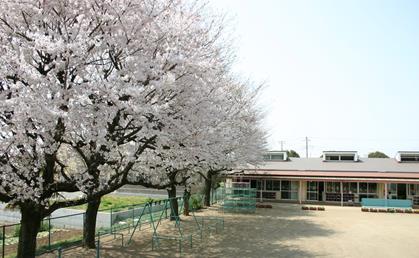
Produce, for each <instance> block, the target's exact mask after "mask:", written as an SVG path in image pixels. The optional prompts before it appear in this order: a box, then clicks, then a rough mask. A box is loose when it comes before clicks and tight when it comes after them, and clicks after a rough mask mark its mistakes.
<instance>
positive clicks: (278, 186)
mask: <svg viewBox="0 0 419 258" xmlns="http://www.w3.org/2000/svg"><path fill="white" fill-rule="evenodd" d="M272 190H275V191H279V190H281V181H278V180H274V181H273V186H272Z"/></svg>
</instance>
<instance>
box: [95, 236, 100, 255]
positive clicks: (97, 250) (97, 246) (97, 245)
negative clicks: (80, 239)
mask: <svg viewBox="0 0 419 258" xmlns="http://www.w3.org/2000/svg"><path fill="white" fill-rule="evenodd" d="M96 258H100V235H99V234H98V236H97V244H96Z"/></svg>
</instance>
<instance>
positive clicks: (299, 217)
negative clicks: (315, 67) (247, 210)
mask: <svg viewBox="0 0 419 258" xmlns="http://www.w3.org/2000/svg"><path fill="white" fill-rule="evenodd" d="M208 215H215V216H220V217H224V220H225V228H224V230H222V231H221V230H220V231H219V232H215V230H211V231H209V230H205V231H204V235H203V239H202V240H200V237H199V235H197V236H194V238H193V247H192V248H190V247H189V246H188V245H187V244H184V246H183V247H184V252H183V254H182V257H419V244H418V243H419V234H418V228H419V214H390V213H366V212H361V210H360V208H359V207H334V206H326V211H303V210H301V206H300V205H295V204H283V203H280V204H273V208H272V209H257V212H256V213H254V214H227V213H225V214H223V213H221V212H220V211H217V210H216V209H215V208H211V209H206V210H204V211H203V212H199V213H197V216H208ZM182 225H183V227H185V228H184V233H185V234H187V233H188V232H193V231H195V229H196V224H195V222H194V221H193V220H192V217H187V218H185V217H183V218H182ZM176 230H177V229H176V228H175V227H174V224H173V222H169V221H167V220H166V221H164V222H163V224H162V225H160V226H159V228H158V231H159V233H160V234H166V235H175V234H176ZM125 233H126V234H125V239H124V240H125V244H126V241H127V238H129V234H128V232H125ZM151 234H152V231H151V230H150V228H149V227H148V226H147V227H145V228H143V229H142V230H141V231H139V232H136V233H135V234H134V237H133V241H132V243H130V244H129V245H128V246H125V247H121V238H120V237H117V238H116V239H113V237H108V238H105V239H103V241H102V244H101V246H102V248H101V257H125V258H128V257H180V255H179V253H178V245H177V243H175V242H173V241H169V240H165V241H162V242H161V246H160V248H159V249H158V250H155V251H152V250H151ZM55 255H56V254H55ZM94 256H95V252H94V251H86V250H84V249H82V248H74V249H71V250H65V251H64V253H63V257H94ZM43 257H55V256H54V254H47V255H44V256H43Z"/></svg>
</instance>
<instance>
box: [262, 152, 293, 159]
mask: <svg viewBox="0 0 419 258" xmlns="http://www.w3.org/2000/svg"><path fill="white" fill-rule="evenodd" d="M263 160H264V161H287V160H288V154H287V152H286V151H269V152H267V153H265V154H264V155H263Z"/></svg>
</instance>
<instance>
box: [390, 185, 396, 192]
mask: <svg viewBox="0 0 419 258" xmlns="http://www.w3.org/2000/svg"><path fill="white" fill-rule="evenodd" d="M389 189H390V192H391V193H394V194H395V193H396V192H397V184H390V187H389Z"/></svg>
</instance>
